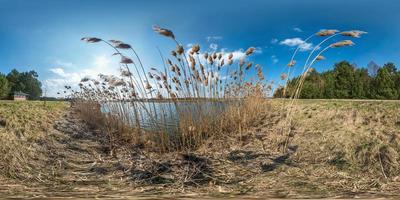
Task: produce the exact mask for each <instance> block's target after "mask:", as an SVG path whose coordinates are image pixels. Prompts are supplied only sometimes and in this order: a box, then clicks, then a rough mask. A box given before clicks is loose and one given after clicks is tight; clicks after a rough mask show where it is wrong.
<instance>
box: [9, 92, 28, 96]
mask: <svg viewBox="0 0 400 200" xmlns="http://www.w3.org/2000/svg"><path fill="white" fill-rule="evenodd" d="M12 95H14V96H29V94H26V93H23V92H21V91H18V92H13V94H12Z"/></svg>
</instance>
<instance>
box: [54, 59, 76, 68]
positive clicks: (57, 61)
mask: <svg viewBox="0 0 400 200" xmlns="http://www.w3.org/2000/svg"><path fill="white" fill-rule="evenodd" d="M55 64H56V65H57V66H60V67H73V66H74V64H73V63H71V62H64V61H62V60H59V59H57V60H55Z"/></svg>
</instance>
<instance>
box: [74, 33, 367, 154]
mask: <svg viewBox="0 0 400 200" xmlns="http://www.w3.org/2000/svg"><path fill="white" fill-rule="evenodd" d="M153 30H154V31H155V32H156V33H158V34H160V35H162V36H165V37H167V38H168V39H170V40H171V41H172V42H173V43H175V44H176V49H174V50H172V51H171V53H170V56H168V57H166V56H164V55H163V53H162V52H161V51H160V50H159V53H160V59H161V61H162V63H163V66H161V67H158V68H150V69H146V68H145V67H144V65H143V64H142V60H141V58H140V56H139V55H138V54H137V52H136V51H135V50H134V49H133V48H132V46H131V45H129V44H127V43H125V42H122V41H119V40H109V41H106V40H103V39H100V38H94V37H85V38H82V40H83V41H86V42H88V43H101V42H102V43H104V44H106V45H108V46H110V47H111V49H112V50H113V51H114V54H113V55H114V56H119V57H120V63H119V64H120V66H119V67H120V72H121V74H120V76H113V75H103V74H99V77H98V78H97V79H91V78H83V79H82V81H81V83H80V84H79V86H80V90H79V91H72V93H71V98H72V99H74V101H75V102H76V104H77V107H78V108H81V109H80V110H81V113H82V115H83V116H84V118H85V119H87V120H88V121H89V123H92V124H94V125H99V124H102V125H103V127H104V128H105V129H106V131H107V132H108V134H109V138H110V143H111V144H113V145H111V146H115V143H116V142H118V141H126V142H131V143H134V144H141V145H144V146H147V147H151V148H153V149H156V150H157V151H161V152H165V151H173V150H191V149H196V148H198V147H199V146H201V145H202V144H204V142H205V141H206V140H208V139H210V138H213V137H218V136H220V135H223V134H236V133H238V134H241V132H242V130H243V129H245V128H246V127H247V124H248V123H247V122H246V120H247V119H245V118H246V116H249V115H248V113H253V110H252V109H250V107H252V106H257V105H260V99H262V98H265V97H266V96H267V95H268V94H267V93H268V92H270V91H271V90H272V86H271V84H268V83H267V81H266V80H265V77H264V74H263V69H262V67H261V66H260V65H258V64H256V65H254V64H253V62H251V61H250V58H251V56H252V54H253V53H254V50H255V48H254V47H250V48H248V49H247V50H246V51H245V52H244V54H243V56H242V57H241V58H240V59H238V60H234V59H233V54H232V53H230V54H226V53H225V54H224V52H216V51H212V52H208V51H201V47H200V45H198V44H196V45H193V46H192V47H191V48H189V49H185V48H184V46H183V45H182V44H181V43H179V42H178V40H177V38H176V37H175V35H174V33H173V32H172V31H171V30H168V29H165V28H161V27H159V26H154V27H153ZM364 33H365V32H362V31H357V30H353V31H344V32H339V31H338V30H321V31H319V32H317V33H314V34H312V35H311V36H309V37H308V38H307V39H306V40H305V41H304V42H307V41H310V40H311V39H313V38H314V37H323V40H322V41H321V42H319V43H318V44H317V45H316V46H314V48H313V49H312V50H311V52H310V53H309V55H308V57H307V59H306V61H305V63H304V66H303V69H302V72H301V76H300V78H299V79H298V82H297V83H296V86H295V88H294V91H292V92H291V94H292V95H291V97H290V101H284V102H283V105H282V110H281V114H282V116H284V118H285V126H284V128H283V129H282V132H281V133H280V134H281V135H282V136H283V137H284V138H285V139H284V142H283V143H284V148H283V151H286V149H287V148H288V146H289V143H290V141H291V138H292V137H294V133H292V132H291V130H292V127H293V126H294V125H293V122H292V120H293V112H294V109H293V108H294V104H295V103H296V99H298V97H299V94H300V91H301V89H302V87H303V83H304V80H305V77H306V76H307V74H308V73H309V72H310V70H311V69H312V66H313V64H314V63H315V62H316V61H319V60H322V59H325V57H324V56H323V54H324V53H325V52H326V51H328V50H329V49H332V48H338V47H344V46H352V45H354V43H353V42H352V41H351V40H341V41H335V42H333V43H331V44H329V45H326V46H323V45H325V43H327V42H329V41H330V40H332V39H334V38H335V37H337V36H343V37H353V38H358V37H360V35H362V34H364ZM300 48H301V45H299V47H298V48H297V49H296V50H295V51H294V53H293V55H292V57H291V60H290V61H289V64H288V65H287V66H288V72H287V73H285V74H282V75H281V79H282V80H284V81H285V82H286V84H285V86H284V91H283V93H286V88H287V86H286V85H287V81H288V79H289V78H290V76H291V74H293V72H294V67H295V65H296V60H295V57H296V55H297V53H298V52H299V49H300ZM320 49H321V50H320ZM318 51H319V52H318ZM316 52H317V53H316ZM314 53H316V55H314ZM251 70H254V73H253V74H255V75H256V77H251V78H249V75H248V72H249V71H251ZM250 74H252V73H250ZM66 88H69V89H70V88H71V87H70V86H67V87H66ZM160 102H164V103H168V104H169V106H168V108H167V107H161V108H160V107H158V106H157V105H156V104H157V103H160ZM182 102H190V106H188V105H187V104H184V103H182ZM204 102H208V103H209V104H208V105H207V108H205V107H204V105H203V104H204ZM221 102H222V104H224V106H221ZM127 104H129V105H130V106H126V105H127ZM249 105H252V106H249ZM102 107H107V108H108V110H109V111H110V112H104V111H102V110H101V109H102ZM171 107H172V108H173V109H171ZM221 107H223V109H222V110H221ZM172 115H177V116H178V120H177V121H178V124H177V125H176V126H175V127H174V130H173V131H171V130H170V129H171V128H170V127H168V119H167V118H165V116H172ZM252 116H257V115H256V114H254V113H253V115H252ZM253 120H257V119H253ZM144 121H146V123H147V127H142V122H144ZM148 127H151V128H150V129H149V128H148ZM232 127H234V129H232ZM171 132H172V134H171Z"/></svg>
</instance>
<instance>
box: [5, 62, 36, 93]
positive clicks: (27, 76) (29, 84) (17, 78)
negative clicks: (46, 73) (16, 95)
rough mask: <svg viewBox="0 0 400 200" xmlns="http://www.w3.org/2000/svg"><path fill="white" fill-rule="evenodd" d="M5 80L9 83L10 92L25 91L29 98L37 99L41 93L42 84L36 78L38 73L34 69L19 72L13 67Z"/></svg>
mask: <svg viewBox="0 0 400 200" xmlns="http://www.w3.org/2000/svg"><path fill="white" fill-rule="evenodd" d="M7 80H8V82H9V83H10V88H11V92H17V91H21V92H24V93H27V94H29V98H31V99H38V98H39V97H40V96H41V95H42V89H41V86H42V84H41V83H40V81H39V80H38V74H37V73H36V72H35V71H29V72H22V73H20V72H18V71H17V70H16V69H13V70H12V71H11V72H10V73H9V74H8V75H7Z"/></svg>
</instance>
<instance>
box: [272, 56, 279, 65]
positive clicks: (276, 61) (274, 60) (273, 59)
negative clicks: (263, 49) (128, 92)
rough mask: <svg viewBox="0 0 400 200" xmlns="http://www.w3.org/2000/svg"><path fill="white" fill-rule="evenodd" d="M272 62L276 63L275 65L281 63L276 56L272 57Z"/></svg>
mask: <svg viewBox="0 0 400 200" xmlns="http://www.w3.org/2000/svg"><path fill="white" fill-rule="evenodd" d="M271 60H272V63H274V64H276V63H278V62H279V59H278V58H277V57H276V55H272V56H271Z"/></svg>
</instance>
